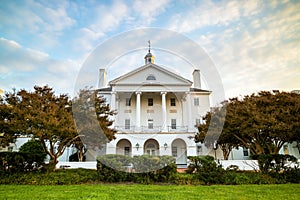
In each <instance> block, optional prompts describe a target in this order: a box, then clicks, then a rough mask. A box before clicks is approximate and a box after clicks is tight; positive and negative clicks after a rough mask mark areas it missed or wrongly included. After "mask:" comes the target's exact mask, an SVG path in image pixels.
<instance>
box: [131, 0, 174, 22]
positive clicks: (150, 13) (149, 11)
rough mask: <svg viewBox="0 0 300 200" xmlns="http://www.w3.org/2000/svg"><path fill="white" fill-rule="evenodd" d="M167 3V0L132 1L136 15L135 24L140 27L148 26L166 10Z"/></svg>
mask: <svg viewBox="0 0 300 200" xmlns="http://www.w3.org/2000/svg"><path fill="white" fill-rule="evenodd" d="M169 2H170V1H169V0H160V1H157V0H147V1H141V0H138V1H134V3H133V11H134V12H135V13H137V17H136V19H137V20H136V21H135V23H137V24H139V25H142V26H149V25H150V24H151V23H152V22H153V21H155V19H156V17H157V16H158V15H159V14H160V13H162V12H164V11H165V10H166V7H167V6H168V4H169Z"/></svg>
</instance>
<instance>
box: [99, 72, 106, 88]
mask: <svg viewBox="0 0 300 200" xmlns="http://www.w3.org/2000/svg"><path fill="white" fill-rule="evenodd" d="M104 87H106V71H105V69H99V83H98V88H104Z"/></svg>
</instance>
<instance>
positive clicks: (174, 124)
mask: <svg viewBox="0 0 300 200" xmlns="http://www.w3.org/2000/svg"><path fill="white" fill-rule="evenodd" d="M171 129H176V119H171Z"/></svg>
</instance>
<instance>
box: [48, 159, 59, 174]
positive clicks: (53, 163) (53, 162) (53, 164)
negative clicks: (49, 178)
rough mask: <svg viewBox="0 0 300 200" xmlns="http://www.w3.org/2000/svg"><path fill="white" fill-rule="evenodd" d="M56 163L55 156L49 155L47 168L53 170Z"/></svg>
mask: <svg viewBox="0 0 300 200" xmlns="http://www.w3.org/2000/svg"><path fill="white" fill-rule="evenodd" d="M57 163H58V160H57V157H56V156H54V157H50V160H49V165H48V166H49V170H50V171H55V169H56V165H57Z"/></svg>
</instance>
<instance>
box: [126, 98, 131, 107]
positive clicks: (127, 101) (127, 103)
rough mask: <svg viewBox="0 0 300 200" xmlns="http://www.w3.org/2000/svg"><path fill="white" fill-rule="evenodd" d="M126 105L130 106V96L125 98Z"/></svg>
mask: <svg viewBox="0 0 300 200" xmlns="http://www.w3.org/2000/svg"><path fill="white" fill-rule="evenodd" d="M126 106H131V98H126Z"/></svg>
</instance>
